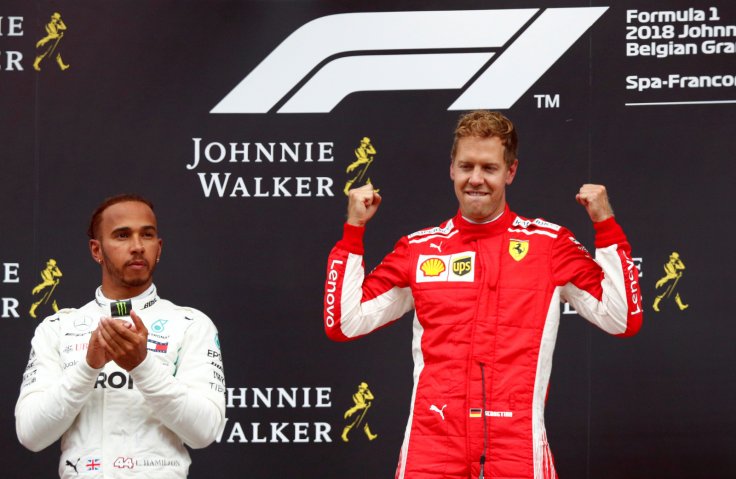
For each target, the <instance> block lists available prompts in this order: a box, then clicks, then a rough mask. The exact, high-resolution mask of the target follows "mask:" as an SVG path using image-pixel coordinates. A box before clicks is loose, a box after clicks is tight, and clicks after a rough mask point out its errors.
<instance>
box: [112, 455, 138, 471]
mask: <svg viewBox="0 0 736 479" xmlns="http://www.w3.org/2000/svg"><path fill="white" fill-rule="evenodd" d="M112 465H113V466H115V467H116V468H118V469H125V468H126V467H127V468H128V469H133V458H132V457H118V458H117V459H115V462H113V463H112Z"/></svg>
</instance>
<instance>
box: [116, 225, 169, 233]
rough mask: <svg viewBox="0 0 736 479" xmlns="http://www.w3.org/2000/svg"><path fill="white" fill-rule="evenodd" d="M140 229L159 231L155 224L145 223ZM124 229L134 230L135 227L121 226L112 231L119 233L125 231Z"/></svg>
mask: <svg viewBox="0 0 736 479" xmlns="http://www.w3.org/2000/svg"><path fill="white" fill-rule="evenodd" d="M140 229H141V230H144V231H150V230H153V231H158V230H157V229H156V227H155V226H154V225H145V226H142V227H141V228H140ZM123 231H133V228H131V227H130V226H119V227H117V228H115V229H114V230H112V231H111V233H118V232H123Z"/></svg>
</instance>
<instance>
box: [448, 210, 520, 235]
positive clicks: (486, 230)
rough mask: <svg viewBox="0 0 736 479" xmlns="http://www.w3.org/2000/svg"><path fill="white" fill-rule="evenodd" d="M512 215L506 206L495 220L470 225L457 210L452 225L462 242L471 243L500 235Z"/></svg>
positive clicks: (507, 225)
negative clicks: (457, 230) (454, 225)
mask: <svg viewBox="0 0 736 479" xmlns="http://www.w3.org/2000/svg"><path fill="white" fill-rule="evenodd" d="M513 216H514V215H513V214H512V213H511V211H510V210H509V205H508V204H506V206H505V207H504V210H503V213H501V215H500V216H498V217H497V218H496V219H494V220H491V221H489V222H487V223H472V222H470V221H468V220H466V219H465V218H464V217H463V215H462V213H461V212H460V211H459V210H458V212H457V215H455V219H454V220H453V221H454V223H455V224H456V225H457V228H458V229H459V230H460V234H461V236H462V237H463V239H464V240H467V241H472V240H475V239H479V238H482V237H487V236H495V235H497V234H501V233H503V232H504V231H506V230H507V228H508V227H509V225H510V224H511V219H512V217H513Z"/></svg>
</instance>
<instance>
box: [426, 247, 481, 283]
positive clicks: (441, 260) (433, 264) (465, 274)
mask: <svg viewBox="0 0 736 479" xmlns="http://www.w3.org/2000/svg"><path fill="white" fill-rule="evenodd" d="M416 281H417V283H432V282H445V281H449V282H469V283H472V282H473V281H475V251H465V252H462V253H455V254H450V255H437V256H435V255H419V259H418V260H417V269H416Z"/></svg>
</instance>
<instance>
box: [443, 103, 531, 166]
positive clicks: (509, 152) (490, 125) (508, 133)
mask: <svg viewBox="0 0 736 479" xmlns="http://www.w3.org/2000/svg"><path fill="white" fill-rule="evenodd" d="M468 136H477V137H480V138H491V137H494V136H496V137H498V138H499V139H500V140H501V144H503V146H504V160H505V161H506V166H508V167H509V168H510V167H511V165H512V164H513V163H514V160H515V159H516V149H517V148H518V145H519V139H518V137H517V135H516V128H514V124H513V123H512V122H511V120H509V119H508V118H506V117H505V116H504V115H502V114H501V113H499V112H497V111H487V110H476V111H471V112H469V113H466V114H464V115H462V116H461V117H460V119H459V120H458V122H457V127H456V128H455V141H454V142H453V144H452V152H451V153H450V158H451V159H452V161H455V153H456V152H457V143H458V141H459V140H460V139H461V138H465V137H468Z"/></svg>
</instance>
